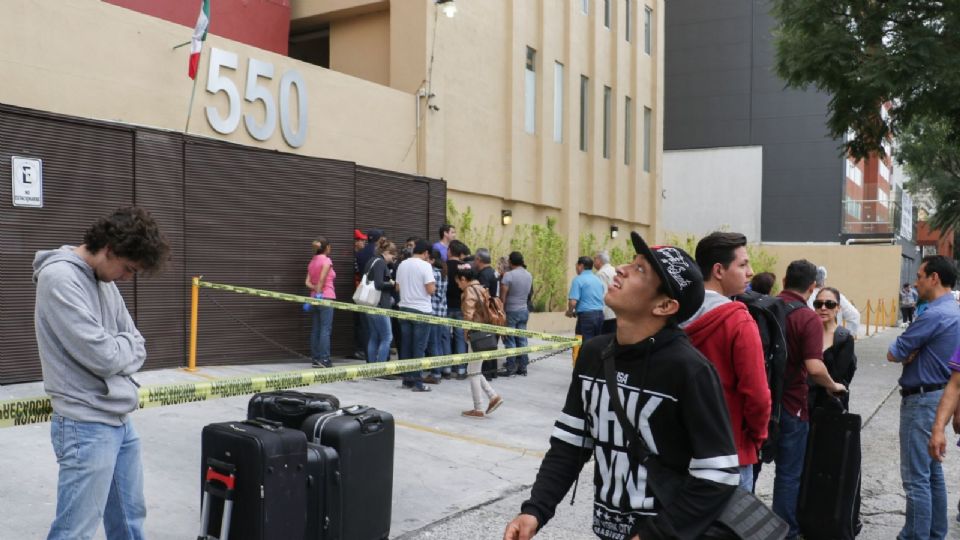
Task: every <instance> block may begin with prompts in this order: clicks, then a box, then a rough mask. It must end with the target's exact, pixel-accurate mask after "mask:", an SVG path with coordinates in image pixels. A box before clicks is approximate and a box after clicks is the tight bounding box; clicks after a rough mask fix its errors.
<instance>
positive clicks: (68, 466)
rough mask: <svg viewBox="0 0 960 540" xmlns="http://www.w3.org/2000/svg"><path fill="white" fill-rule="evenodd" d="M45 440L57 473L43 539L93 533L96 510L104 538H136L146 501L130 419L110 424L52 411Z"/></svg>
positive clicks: (70, 539)
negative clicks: (52, 508) (53, 501)
mask: <svg viewBox="0 0 960 540" xmlns="http://www.w3.org/2000/svg"><path fill="white" fill-rule="evenodd" d="M50 440H51V442H52V443H53V452H54V453H55V454H56V456H57V463H58V464H59V465H60V476H59V479H58V483H57V515H56V517H55V518H54V519H53V524H52V525H51V526H50V534H49V535H48V536H47V540H60V539H63V540H87V539H90V538H93V535H94V534H95V533H96V532H97V528H98V527H99V526H100V516H103V528H104V531H105V532H106V536H107V539H108V540H142V539H143V538H144V532H143V522H144V520H145V519H146V517H147V505H146V503H145V501H144V498H143V465H142V464H141V462H140V437H138V436H137V432H136V431H135V430H134V429H133V424H131V423H130V422H129V421H128V422H127V423H126V424H124V425H122V426H116V427H115V426H108V425H106V424H100V423H96V422H77V421H75V420H70V419H69V418H64V417H62V416H60V415H59V414H54V415H53V418H52V419H51V421H50Z"/></svg>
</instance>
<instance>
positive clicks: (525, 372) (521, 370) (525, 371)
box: [517, 369, 527, 377]
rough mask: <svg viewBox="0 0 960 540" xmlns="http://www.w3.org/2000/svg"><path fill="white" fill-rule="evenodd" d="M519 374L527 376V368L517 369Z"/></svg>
mask: <svg viewBox="0 0 960 540" xmlns="http://www.w3.org/2000/svg"><path fill="white" fill-rule="evenodd" d="M517 375H520V376H522V377H526V376H527V370H525V369H518V370H517Z"/></svg>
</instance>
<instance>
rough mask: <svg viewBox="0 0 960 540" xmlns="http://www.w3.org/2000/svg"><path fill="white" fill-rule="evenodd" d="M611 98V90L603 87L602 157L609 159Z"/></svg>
mask: <svg viewBox="0 0 960 540" xmlns="http://www.w3.org/2000/svg"><path fill="white" fill-rule="evenodd" d="M612 96H613V90H611V89H610V87H609V86H604V87H603V157H604V158H605V159H607V158H609V157H610V112H611V111H610V109H611V108H612V106H611V105H612V104H611V102H610V100H611V98H612Z"/></svg>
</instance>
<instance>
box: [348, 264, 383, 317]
mask: <svg viewBox="0 0 960 540" xmlns="http://www.w3.org/2000/svg"><path fill="white" fill-rule="evenodd" d="M379 260H380V259H374V260H373V264H371V265H370V270H369V271H367V272H366V273H365V274H363V277H362V278H361V279H360V284H359V285H357V290H356V291H354V292H353V303H354V304H357V305H359V306H370V307H377V306H379V305H380V293H381V291H379V290H377V287H376V280H373V279H370V277H369V276H370V274H373V269H374V268H376V267H377V261H379Z"/></svg>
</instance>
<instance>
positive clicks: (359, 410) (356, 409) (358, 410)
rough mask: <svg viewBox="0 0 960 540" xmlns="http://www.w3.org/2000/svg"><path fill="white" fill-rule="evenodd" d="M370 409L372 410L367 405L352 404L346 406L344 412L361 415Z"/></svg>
mask: <svg viewBox="0 0 960 540" xmlns="http://www.w3.org/2000/svg"><path fill="white" fill-rule="evenodd" d="M369 410H370V407H368V406H367V405H352V406H350V407H345V408H344V409H343V414H349V415H350V416H360V415H362V414H363V413H365V412H367V411H369Z"/></svg>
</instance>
